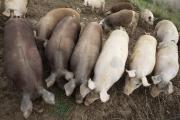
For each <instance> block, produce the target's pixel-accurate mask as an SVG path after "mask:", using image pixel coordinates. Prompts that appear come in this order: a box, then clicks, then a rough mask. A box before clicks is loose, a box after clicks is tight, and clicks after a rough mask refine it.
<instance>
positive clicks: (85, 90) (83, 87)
mask: <svg viewBox="0 0 180 120" xmlns="http://www.w3.org/2000/svg"><path fill="white" fill-rule="evenodd" d="M89 92H90V89H89V88H87V87H86V85H85V84H82V85H81V86H80V94H81V95H82V97H83V98H84V97H86V95H87V94H88V93H89Z"/></svg>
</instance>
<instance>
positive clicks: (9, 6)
mask: <svg viewBox="0 0 180 120" xmlns="http://www.w3.org/2000/svg"><path fill="white" fill-rule="evenodd" d="M27 4H28V0H5V11H4V12H3V15H5V16H7V17H10V10H14V16H18V17H24V16H25V15H26V13H27Z"/></svg>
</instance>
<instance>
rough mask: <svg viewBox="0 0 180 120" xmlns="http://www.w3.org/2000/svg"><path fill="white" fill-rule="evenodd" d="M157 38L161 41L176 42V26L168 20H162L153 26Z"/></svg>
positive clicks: (177, 38)
mask: <svg viewBox="0 0 180 120" xmlns="http://www.w3.org/2000/svg"><path fill="white" fill-rule="evenodd" d="M155 34H156V36H157V38H158V39H159V40H160V41H161V42H162V41H174V42H175V43H178V40H179V34H178V30H177V28H176V26H175V25H174V23H173V22H171V21H169V20H162V21H160V22H158V23H157V25H156V27H155Z"/></svg>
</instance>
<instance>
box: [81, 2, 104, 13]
mask: <svg viewBox="0 0 180 120" xmlns="http://www.w3.org/2000/svg"><path fill="white" fill-rule="evenodd" d="M84 5H85V6H91V8H92V11H94V9H95V8H98V9H101V10H102V11H104V9H105V0H84Z"/></svg>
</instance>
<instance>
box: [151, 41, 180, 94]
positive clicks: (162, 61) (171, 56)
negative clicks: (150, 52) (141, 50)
mask: <svg viewBox="0 0 180 120" xmlns="http://www.w3.org/2000/svg"><path fill="white" fill-rule="evenodd" d="M178 70H179V63H178V46H177V45H176V43H174V42H171V41H170V42H161V43H160V44H159V45H158V52H157V58H156V65H155V76H152V80H153V83H154V84H157V86H154V87H153V88H152V90H151V95H152V96H153V97H156V96H158V95H159V94H160V92H166V93H168V94H171V93H172V92H173V86H172V82H171V80H172V79H173V78H174V77H175V76H176V75H177V73H178Z"/></svg>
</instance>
